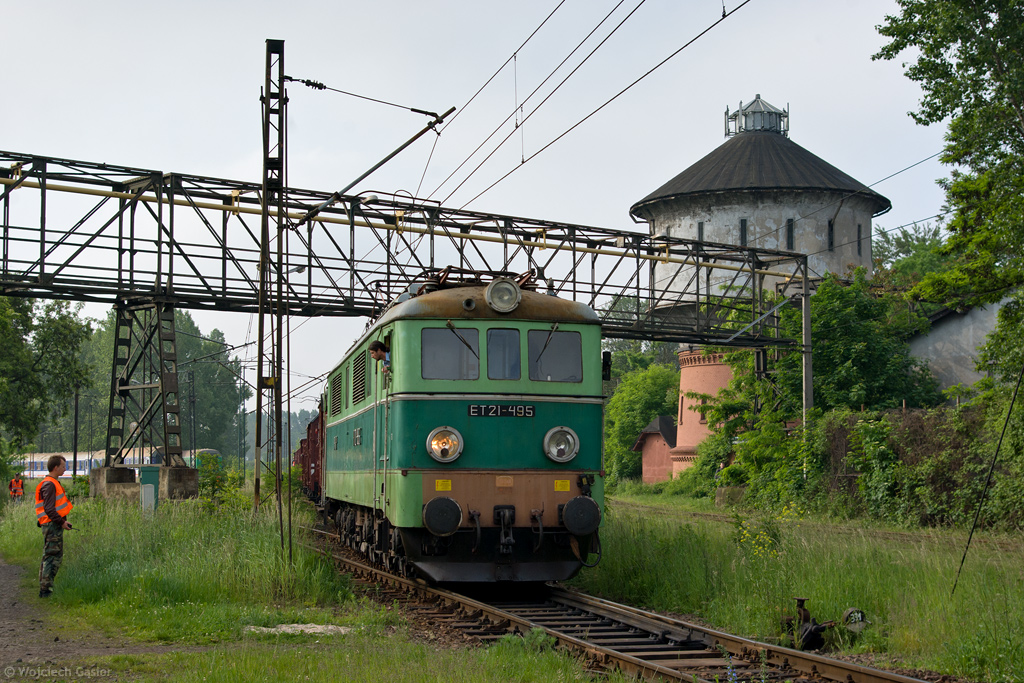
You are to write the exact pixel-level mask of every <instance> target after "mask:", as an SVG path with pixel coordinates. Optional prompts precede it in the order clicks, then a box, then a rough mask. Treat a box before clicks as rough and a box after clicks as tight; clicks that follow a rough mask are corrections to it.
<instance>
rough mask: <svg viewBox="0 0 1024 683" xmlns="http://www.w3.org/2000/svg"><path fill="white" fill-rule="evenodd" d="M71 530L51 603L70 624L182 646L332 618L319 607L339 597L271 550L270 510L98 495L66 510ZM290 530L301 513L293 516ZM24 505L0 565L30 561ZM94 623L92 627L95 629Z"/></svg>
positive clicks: (32, 541)
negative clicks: (148, 508)
mask: <svg viewBox="0 0 1024 683" xmlns="http://www.w3.org/2000/svg"><path fill="white" fill-rule="evenodd" d="M72 515H73V517H74V519H73V523H74V526H75V532H74V535H72V536H66V537H65V555H64V565H63V567H62V569H61V573H60V576H59V577H58V579H57V584H56V592H55V593H54V596H53V598H52V600H54V601H56V603H57V604H58V605H59V606H60V610H61V613H62V614H63V615H65V618H67V619H69V620H70V623H74V622H75V621H76V620H77V619H88V620H90V621H92V622H94V626H95V627H99V628H116V629H119V630H121V631H122V632H123V633H124V634H125V635H127V636H134V637H139V638H143V639H153V640H170V641H184V642H206V643H208V642H211V641H216V640H220V639H223V638H229V637H238V636H239V635H240V632H241V629H242V627H243V626H245V625H248V624H252V625H258V626H275V625H277V624H280V623H291V622H293V621H297V620H301V621H300V623H302V621H305V622H309V621H316V622H319V623H325V622H326V623H332V622H333V621H335V618H334V617H333V616H332V613H331V611H330V610H328V609H320V608H318V607H317V606H321V607H329V606H335V605H338V604H340V603H345V602H346V601H348V600H350V599H351V596H352V594H351V592H350V590H349V586H348V582H347V579H346V578H344V577H342V576H341V575H339V574H338V573H337V571H336V570H335V569H334V568H333V566H332V565H331V563H330V562H329V561H328V560H326V559H324V558H323V557H321V556H319V555H317V554H316V553H315V552H313V551H310V550H307V549H305V548H303V547H302V545H301V544H300V539H296V542H295V543H294V544H293V551H294V554H293V558H294V560H293V562H291V563H290V562H289V558H288V546H287V540H286V544H285V548H284V550H282V548H281V543H280V537H279V531H278V522H277V511H276V508H275V507H274V506H271V505H267V506H265V507H264V509H263V510H261V511H260V512H259V513H255V514H254V513H252V511H251V507H250V510H249V511H247V512H235V513H232V514H219V515H211V514H209V513H208V512H206V511H205V510H204V509H203V507H202V505H201V504H199V503H197V502H196V501H174V502H162V503H161V504H160V506H159V507H158V508H157V510H156V512H155V513H153V514H144V513H143V512H142V511H141V510H140V508H139V506H138V505H137V504H135V505H132V504H127V503H118V502H113V501H109V500H106V499H92V498H90V499H85V500H81V501H77V502H76V503H75V509H74V512H73V513H72ZM295 515H296V516H297V517H298V520H297V522H298V524H310V523H311V522H312V517H313V512H312V510H310V509H308V508H303V509H299V510H296V511H295ZM39 545H40V535H39V530H38V529H37V528H36V526H35V522H34V511H33V509H32V506H31V505H19V506H11V507H10V509H8V510H7V511H5V514H4V516H3V517H2V518H0V553H2V554H3V557H4V559H5V560H6V561H7V562H17V563H18V564H21V565H23V566H26V567H32V566H38V562H39ZM95 622H99V623H95Z"/></svg>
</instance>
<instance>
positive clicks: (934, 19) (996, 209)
mask: <svg viewBox="0 0 1024 683" xmlns="http://www.w3.org/2000/svg"><path fill="white" fill-rule="evenodd" d="M898 2H899V5H900V8H901V12H900V14H899V15H895V16H887V17H886V18H885V20H886V23H885V24H883V25H881V26H878V27H877V28H878V31H879V33H881V34H882V35H883V36H885V37H886V38H889V39H890V42H889V43H888V44H886V45H885V46H883V47H882V49H881V50H879V52H878V53H877V54H875V55H874V57H873V58H874V59H895V58H896V57H897V56H898V55H900V54H901V53H903V52H904V51H905V50H915V51H916V58H915V60H914V61H913V62H912V63H911V64H910V65H909V66H907V65H906V63H904V66H906V71H905V73H906V75H907V77H908V78H910V79H911V80H913V81H915V82H917V83H919V84H920V85H921V88H922V90H923V92H924V96H923V98H922V100H921V102H920V109H919V110H918V111H916V112H911V113H910V115H911V117H913V119H914V120H915V121H917V122H918V123H919V124H922V125H931V124H934V123H941V122H944V121H947V120H948V122H949V123H948V129H947V134H946V146H945V149H944V151H943V155H942V157H941V158H942V161H943V162H944V163H946V164H950V165H953V166H955V167H956V168H955V169H954V170H953V171H952V173H951V175H950V177H949V178H948V179H946V180H943V181H941V185H942V186H943V187H944V189H945V190H946V208H947V210H948V211H949V212H950V216H951V217H950V219H949V222H948V224H947V225H946V228H947V230H948V231H949V233H950V236H949V238H948V239H947V241H946V243H945V245H944V246H943V248H942V252H943V253H944V254H946V255H949V256H951V257H953V259H954V260H953V265H952V267H951V268H950V269H949V270H947V271H945V272H940V273H933V274H931V275H929V276H927V277H926V278H925V279H924V281H923V282H922V283H921V284H920V285H918V286H917V287H916V288H915V290H914V294H915V295H916V296H917V297H919V298H923V299H926V300H930V301H936V302H940V303H945V304H947V305H957V306H961V305H976V304H985V303H994V302H997V301H1000V300H1001V299H1003V298H1004V297H1005V296H1006V295H1007V294H1008V293H1010V292H1011V291H1014V290H1015V289H1017V288H1019V287H1020V286H1021V285H1022V284H1024V229H1022V218H1024V5H1022V4H1021V3H1020V2H1018V1H1017V0H898Z"/></svg>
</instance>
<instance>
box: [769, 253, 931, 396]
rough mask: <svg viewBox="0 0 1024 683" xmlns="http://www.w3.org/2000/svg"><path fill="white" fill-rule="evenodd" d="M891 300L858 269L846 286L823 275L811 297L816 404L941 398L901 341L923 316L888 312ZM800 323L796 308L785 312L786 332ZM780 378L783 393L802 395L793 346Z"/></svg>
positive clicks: (923, 322) (922, 366) (916, 329)
mask: <svg viewBox="0 0 1024 683" xmlns="http://www.w3.org/2000/svg"><path fill="white" fill-rule="evenodd" d="M894 303H895V302H894V301H893V299H892V298H891V297H885V296H883V297H876V296H873V295H872V293H871V291H870V287H869V283H868V281H867V278H866V276H865V274H864V271H863V270H862V269H858V270H857V271H855V272H854V274H853V280H852V282H850V284H849V285H848V286H847V285H844V284H843V283H841V282H840V281H839V280H838V279H837V278H835V277H834V276H831V275H827V276H826V277H825V280H824V281H823V282H822V283H821V284H820V285H819V287H818V290H817V291H816V292H815V293H814V295H813V296H812V297H811V339H812V343H813V345H814V403H815V406H816V407H819V408H821V409H822V410H830V409H832V408H837V407H848V408H860V407H862V406H863V407H865V408H867V409H871V410H877V409H883V408H895V407H897V406H901V405H902V403H903V401H904V400H905V401H906V403H907V405H908V406H911V407H918V406H932V405H936V404H937V403H938V402H939V401H940V400H941V395H940V394H939V392H938V389H937V387H936V383H935V380H934V378H933V377H932V376H931V373H930V372H929V371H928V369H927V365H926V364H925V363H924V362H923V361H919V360H917V359H915V358H913V357H912V356H911V355H910V347H909V345H908V343H907V339H908V338H909V336H910V335H911V334H913V333H915V332H921V331H924V330H925V329H926V327H927V321H926V320H925V319H923V318H921V317H920V316H915V315H907V316H904V315H896V316H893V315H891V314H890V313H891V312H892V311H893V310H894V307H893V304H894ZM897 310H898V309H897ZM799 324H800V315H799V312H797V311H795V310H794V311H793V312H787V315H786V316H785V317H784V325H785V327H786V329H788V330H789V332H790V334H792V335H794V336H795V335H796V334H797V330H799V327H798V326H799ZM779 381H780V383H781V384H782V385H783V386H784V387H786V389H787V392H786V393H787V394H788V395H790V396H799V395H800V387H801V385H802V384H801V383H802V374H801V372H800V367H799V358H797V357H796V354H793V356H792V357H791V358H790V359H788V362H786V363H784V364H783V366H782V368H781V370H780V378H779ZM792 403H793V402H792V401H790V402H789V403H788V404H787V405H792Z"/></svg>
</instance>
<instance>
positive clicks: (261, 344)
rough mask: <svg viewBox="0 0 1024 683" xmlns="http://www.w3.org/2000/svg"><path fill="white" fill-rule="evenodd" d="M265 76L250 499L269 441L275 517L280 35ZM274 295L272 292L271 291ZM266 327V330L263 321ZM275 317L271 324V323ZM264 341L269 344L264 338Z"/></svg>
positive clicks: (270, 44) (280, 308) (282, 162)
mask: <svg viewBox="0 0 1024 683" xmlns="http://www.w3.org/2000/svg"><path fill="white" fill-rule="evenodd" d="M266 67H267V71H266V80H265V83H264V87H263V95H262V97H261V98H260V99H261V102H262V103H263V186H262V194H263V197H262V199H263V202H262V219H261V230H260V268H259V272H260V278H259V306H258V308H259V326H258V336H259V340H258V361H257V377H256V444H255V450H256V463H255V482H254V483H255V491H254V495H253V497H254V500H253V504H254V506H255V507H257V508H258V507H259V506H260V495H261V491H260V481H261V475H262V468H263V452H264V449H265V448H266V447H267V446H273V447H274V455H275V465H274V470H273V471H274V474H275V482H274V484H275V493H276V494H277V507H278V518H279V522H283V520H281V519H280V518H281V515H282V510H281V462H280V457H281V456H280V454H281V400H282V394H281V384H282V382H281V379H282V374H283V372H282V370H283V369H282V362H281V347H282V344H283V338H282V334H283V333H282V328H283V321H284V303H285V302H284V291H283V288H284V274H283V272H282V267H283V260H284V258H283V254H284V228H285V222H286V221H287V217H286V215H285V207H284V188H285V187H287V183H286V179H285V170H286V166H287V164H286V150H285V125H286V121H287V118H286V116H285V108H286V106H287V103H288V97H287V94H286V93H285V90H284V79H285V73H284V41H283V40H267V59H266ZM272 227H273V238H274V239H276V240H277V245H276V246H277V253H276V258H275V259H274V261H271V252H270V245H271V228H272ZM273 274H276V277H277V282H276V285H277V287H276V291H275V290H274V289H273V288H272V280H271V278H272V276H273ZM275 295H276V296H275ZM268 321H269V322H270V327H271V329H270V330H269V334H268V330H267V322H268ZM275 323H276V326H277V329H276V330H275V329H273V327H274V325H275ZM268 340H269V342H270V344H269V349H268V348H267V346H268V345H267V342H268ZM265 400H269V401H270V402H272V404H273V405H272V407H270V408H269V409H268V411H267V412H268V414H269V415H270V420H269V424H268V425H267V426H268V429H269V432H270V435H269V436H265V435H264V429H263V410H264V401H265ZM281 526H282V529H281V547H282V548H283V547H284V529H283V524H282V525H281Z"/></svg>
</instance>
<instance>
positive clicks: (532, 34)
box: [438, 0, 565, 132]
mask: <svg viewBox="0 0 1024 683" xmlns="http://www.w3.org/2000/svg"><path fill="white" fill-rule="evenodd" d="M564 4H565V0H561V2H559V3H558V4H557V5H555V8H554V9H553V10H551V13H550V14H548V15H547V16H546V17H544V21H542V22H540V24H539V25H538V26H537V28H535V29H533V31H532V32H531V33H530V35H528V36H527V37H526V40H524V41H523V44H522V45H520V46H519V47H517V48H516V49H515V50H513V51H512V54H511V55H509V58H508V59H506V60H505V61H504V62H502V64H501V66H499V67H498V68H497V70H495V72H494V73H493V74H491V77H490V78H488V79H487V80H486V81H485V82H484V84H483V85H481V86H480V88H479V89H478V90H477V91H476V92H475V93H473V96H472V97H470V98H469V99H468V100H466V103H465V104H464V105H462V108H461V109H459V110H458V111H457V112H455V115H454V116H452V117H451V118H450V119H448V122H447V123H445V124H444V125H443V126H441V130H440V131H438V132H443V131H445V130H446V129H447V128H448V126H450V125H452V124H453V123H454V122H455V119H457V118H459V114H461V113H463V112H464V111H466V109H467V108H469V105H471V104H472V103H473V100H475V99H476V98H477V96H478V95H479V94H480V93H482V92H483V91H484V89H485V88H486V87H487V86H488V85H490V84H491V81H493V80H494V79H495V78H497V77H498V74H500V73H501V72H502V71H503V70H504V69H505V67H506V66H508V63H509V62H511V61H512V60H513V58H514V57H515V56H516V55H517V54H518V53H519V52H520V51H522V49H523V48H524V47H526V44H527V43H529V42H530V41H531V40H532V39H533V37H534V36H535V35H537V33H538V32H539V31H540V30H541V29H542V28H544V25H545V24H547V23H548V20H549V19H551V17H553V16H555V12H557V11H558V10H559V9H561V7H562V5H564Z"/></svg>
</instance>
